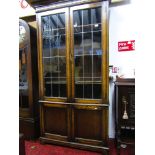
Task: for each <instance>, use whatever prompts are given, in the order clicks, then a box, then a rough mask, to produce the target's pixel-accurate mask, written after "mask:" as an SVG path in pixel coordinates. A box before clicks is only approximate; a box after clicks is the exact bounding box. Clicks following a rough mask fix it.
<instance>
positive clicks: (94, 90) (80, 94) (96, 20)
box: [73, 7, 102, 99]
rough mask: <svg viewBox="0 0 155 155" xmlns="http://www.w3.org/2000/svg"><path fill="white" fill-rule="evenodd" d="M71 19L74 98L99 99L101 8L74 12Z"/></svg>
mask: <svg viewBox="0 0 155 155" xmlns="http://www.w3.org/2000/svg"><path fill="white" fill-rule="evenodd" d="M73 19H74V21H73V22H74V58H75V60H74V63H75V97H76V98H88V99H100V98H101V58H102V49H101V8H100V7H98V8H93V9H85V10H80V11H78V10H77V11H74V13H73ZM79 27H80V30H78V29H77V28H79Z"/></svg>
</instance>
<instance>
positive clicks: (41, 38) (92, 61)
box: [30, 0, 109, 155]
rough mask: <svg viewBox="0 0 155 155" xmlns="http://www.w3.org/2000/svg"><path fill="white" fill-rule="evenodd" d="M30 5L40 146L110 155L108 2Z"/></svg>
mask: <svg viewBox="0 0 155 155" xmlns="http://www.w3.org/2000/svg"><path fill="white" fill-rule="evenodd" d="M30 2H31V4H32V6H34V7H35V9H36V16H37V24H38V33H37V34H38V54H39V56H38V64H39V103H40V126H41V137H40V141H41V142H42V143H52V144H58V145H64V146H70V147H74V148H78V149H86V150H91V151H97V152H102V153H103V154H105V155H107V154H109V148H108V115H109V68H108V66H109V62H108V40H109V39H108V6H109V3H108V1H99V0H89V1H88V0H77V1H58V2H57V3H56V2H55V1H53V2H55V3H54V4H53V3H52V1H37V0H36V1H30ZM33 2H34V3H33ZM42 2H46V3H44V4H45V5H42V4H43V3H42ZM47 2H49V3H47ZM33 4H34V5H33ZM52 4H53V5H52Z"/></svg>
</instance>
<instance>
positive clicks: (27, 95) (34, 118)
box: [19, 19, 39, 139]
mask: <svg viewBox="0 0 155 155" xmlns="http://www.w3.org/2000/svg"><path fill="white" fill-rule="evenodd" d="M31 37H32V38H33V39H31ZM36 38H37V37H36V30H35V29H33V28H32V27H30V26H29V25H28V23H27V22H26V21H25V20H23V19H19V132H20V133H23V134H24V137H25V138H26V139H32V138H36V137H37V136H39V108H38V107H39V106H38V105H37V101H38V93H39V91H38V76H37V74H38V73H37V70H38V69H37V44H36V43H37V42H36ZM30 39H31V40H30ZM34 64H35V65H34Z"/></svg>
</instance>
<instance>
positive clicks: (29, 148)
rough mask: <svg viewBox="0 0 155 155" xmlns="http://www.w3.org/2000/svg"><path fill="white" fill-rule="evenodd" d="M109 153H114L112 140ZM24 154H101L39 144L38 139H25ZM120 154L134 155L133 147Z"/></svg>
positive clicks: (123, 150)
mask: <svg viewBox="0 0 155 155" xmlns="http://www.w3.org/2000/svg"><path fill="white" fill-rule="evenodd" d="M109 147H110V153H109V155H116V154H117V153H116V147H115V144H114V142H109ZM25 149H26V155H101V153H96V152H90V151H84V150H78V149H73V148H68V147H61V146H56V145H49V144H44V145H42V144H40V143H39V141H25ZM120 155H134V149H132V148H131V147H127V148H126V149H121V150H120Z"/></svg>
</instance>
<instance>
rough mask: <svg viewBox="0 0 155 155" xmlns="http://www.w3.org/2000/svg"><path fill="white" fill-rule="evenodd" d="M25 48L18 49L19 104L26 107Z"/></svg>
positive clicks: (27, 105)
mask: <svg viewBox="0 0 155 155" xmlns="http://www.w3.org/2000/svg"><path fill="white" fill-rule="evenodd" d="M27 49H28V47H24V48H23V49H20V50H19V106H20V108H28V107H29V104H28V81H27Z"/></svg>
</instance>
